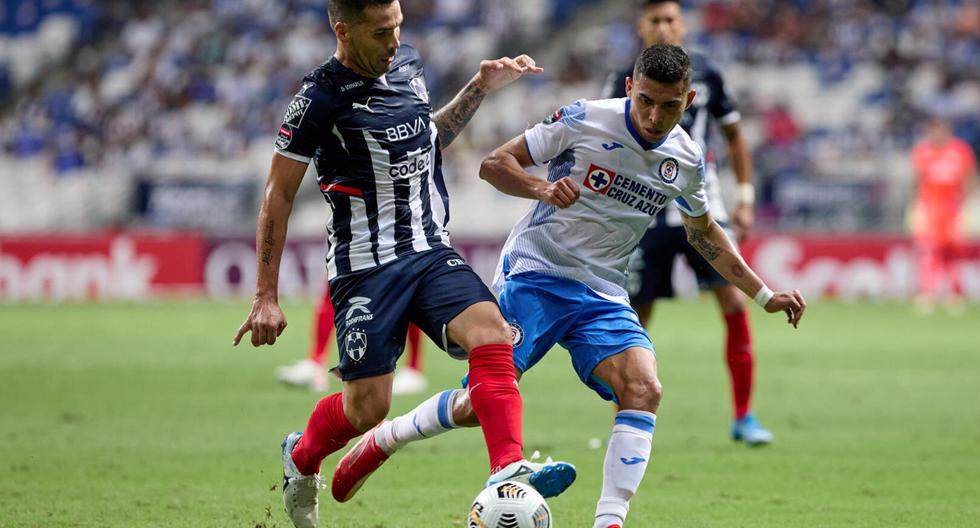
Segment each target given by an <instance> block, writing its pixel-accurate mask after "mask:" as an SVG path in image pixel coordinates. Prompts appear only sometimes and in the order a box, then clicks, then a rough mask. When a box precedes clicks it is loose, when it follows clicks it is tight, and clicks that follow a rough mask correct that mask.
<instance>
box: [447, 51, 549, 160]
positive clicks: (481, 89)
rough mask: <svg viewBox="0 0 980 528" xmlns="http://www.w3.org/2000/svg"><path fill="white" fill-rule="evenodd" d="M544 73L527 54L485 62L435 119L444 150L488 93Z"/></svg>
mask: <svg viewBox="0 0 980 528" xmlns="http://www.w3.org/2000/svg"><path fill="white" fill-rule="evenodd" d="M543 71H544V69H542V68H539V67H538V66H537V65H536V64H535V63H534V59H532V58H531V57H529V56H527V55H520V56H518V57H515V58H513V59H512V58H510V57H502V58H500V59H496V60H485V61H481V62H480V71H479V72H477V74H476V75H474V76H473V79H472V80H470V82H469V83H468V84H467V85H466V87H465V88H463V90H462V91H460V92H459V93H458V94H456V97H454V98H453V100H452V101H450V102H449V104H447V105H446V106H445V107H444V108H443V109H441V110H439V111H438V112H436V113H435V115H434V116H433V118H432V120H433V121H435V123H436V127H437V128H438V129H439V144H440V145H441V147H442V148H446V147H448V146H449V145H450V144H451V143H452V142H453V141H454V140H455V139H456V137H457V136H459V134H460V132H462V131H463V128H464V127H466V123H469V122H470V119H471V118H472V117H473V114H475V113H476V109H477V108H479V107H480V103H482V102H483V99H484V98H485V97H486V96H487V94H488V93H490V92H493V91H495V90H499V89H501V88H503V87H504V86H507V85H508V84H510V83H512V82H514V81H516V80H517V79H520V78H521V77H522V76H524V75H527V74H536V73H541V72H543Z"/></svg>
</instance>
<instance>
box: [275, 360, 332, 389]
mask: <svg viewBox="0 0 980 528" xmlns="http://www.w3.org/2000/svg"><path fill="white" fill-rule="evenodd" d="M276 378H277V379H278V380H279V381H281V382H283V383H285V384H286V385H293V386H295V387H308V388H309V389H310V390H312V391H316V392H325V391H326V390H327V375H326V373H324V372H323V366H322V365H320V364H319V363H316V362H314V361H311V360H309V359H303V360H301V361H297V362H296V363H293V364H292V365H286V366H284V367H278V368H276Z"/></svg>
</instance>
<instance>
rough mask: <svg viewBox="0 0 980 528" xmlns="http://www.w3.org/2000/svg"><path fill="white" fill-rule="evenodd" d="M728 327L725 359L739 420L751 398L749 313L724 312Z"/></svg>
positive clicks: (743, 415)
mask: <svg viewBox="0 0 980 528" xmlns="http://www.w3.org/2000/svg"><path fill="white" fill-rule="evenodd" d="M725 325H726V326H727V327H728V343H727V344H726V346H725V359H727V361H728V373H729V375H730V376H731V379H732V402H733V404H734V407H735V419H736V420H741V419H742V418H744V417H745V415H746V414H748V413H749V400H751V399H752V374H753V371H754V367H753V364H754V358H753V357H752V330H751V329H750V328H749V315H748V313H746V312H745V311H744V310H743V311H741V312H736V313H731V314H725Z"/></svg>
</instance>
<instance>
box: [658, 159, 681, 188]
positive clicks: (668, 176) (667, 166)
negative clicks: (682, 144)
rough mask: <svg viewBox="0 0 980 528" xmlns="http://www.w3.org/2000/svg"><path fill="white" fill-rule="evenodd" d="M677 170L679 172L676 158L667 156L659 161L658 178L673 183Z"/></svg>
mask: <svg viewBox="0 0 980 528" xmlns="http://www.w3.org/2000/svg"><path fill="white" fill-rule="evenodd" d="M678 172H680V165H679V164H678V163H677V160H676V159H674V158H667V159H665V160H663V161H661V162H660V179H661V180H663V182H664V183H674V180H676V179H677V173H678Z"/></svg>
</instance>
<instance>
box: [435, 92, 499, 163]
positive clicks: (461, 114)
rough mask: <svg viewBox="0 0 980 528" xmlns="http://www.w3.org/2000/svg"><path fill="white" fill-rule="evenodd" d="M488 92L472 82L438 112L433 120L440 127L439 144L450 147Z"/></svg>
mask: <svg viewBox="0 0 980 528" xmlns="http://www.w3.org/2000/svg"><path fill="white" fill-rule="evenodd" d="M486 96H487V94H486V92H484V91H483V90H482V89H480V88H478V87H477V86H476V85H475V84H473V83H470V84H468V85H466V88H463V91H461V92H459V94H458V95H456V97H455V98H454V99H453V100H452V101H450V103H449V104H447V105H446V106H444V107H443V108H442V109H441V110H439V111H438V112H436V115H435V116H434V117H433V119H432V120H433V121H435V123H436V127H437V128H438V129H439V144H440V146H441V147H442V148H446V147H448V146H449V145H450V144H451V143H452V142H453V141H454V140H455V139H456V136H458V135H459V134H460V132H462V131H463V128H465V127H466V124H467V123H469V122H470V119H472V118H473V114H475V113H476V109H477V108H479V107H480V103H482V102H483V98H484V97H486Z"/></svg>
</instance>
